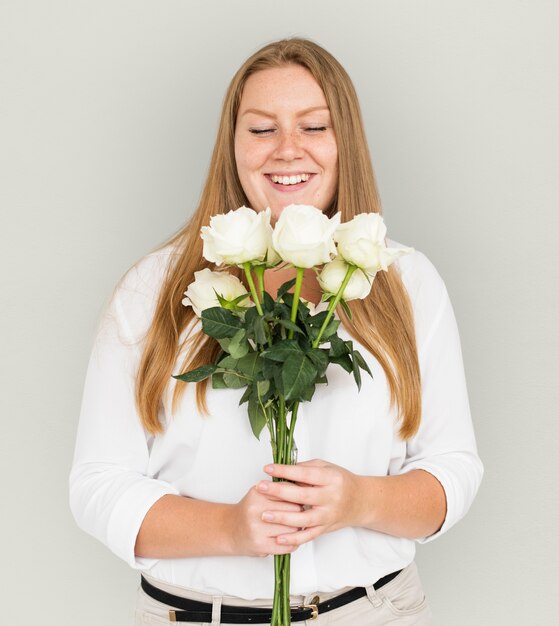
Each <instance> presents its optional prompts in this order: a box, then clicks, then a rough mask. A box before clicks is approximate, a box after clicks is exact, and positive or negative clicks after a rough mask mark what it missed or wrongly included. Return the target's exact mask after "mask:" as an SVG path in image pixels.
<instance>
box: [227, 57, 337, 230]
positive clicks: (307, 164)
mask: <svg viewBox="0 0 559 626" xmlns="http://www.w3.org/2000/svg"><path fill="white" fill-rule="evenodd" d="M235 158H236V161H237V172H238V174H239V179H240V181H241V185H242V186H243V190H244V192H245V194H246V196H247V198H248V201H249V203H250V205H251V207H252V208H253V209H254V210H255V211H261V210H263V209H265V208H266V207H270V208H271V210H272V221H275V220H277V218H278V217H279V215H280V213H281V211H282V209H283V208H284V207H286V206H288V205H290V204H311V205H314V206H316V207H317V208H319V209H321V210H323V211H324V210H325V209H327V208H328V207H329V206H330V204H331V202H332V200H333V198H334V195H335V193H336V189H337V186H338V148H337V145H336V137H335V135H334V131H333V129H332V122H331V120H330V111H329V110H328V107H327V105H326V99H325V98H324V93H323V92H322V89H321V88H320V87H319V85H318V83H317V82H316V81H315V80H314V78H313V77H312V75H311V74H310V72H309V71H308V70H306V69H305V68H303V67H301V66H299V65H287V66H285V67H281V68H274V69H269V70H262V71H260V72H256V74H253V75H252V76H250V77H249V78H248V80H247V81H246V84H245V87H244V90H243V95H242V97H241V102H240V106H239V113H238V116H237V124H236V127H235Z"/></svg>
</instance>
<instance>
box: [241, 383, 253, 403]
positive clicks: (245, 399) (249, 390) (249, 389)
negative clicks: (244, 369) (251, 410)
mask: <svg viewBox="0 0 559 626" xmlns="http://www.w3.org/2000/svg"><path fill="white" fill-rule="evenodd" d="M251 395H252V386H251V385H249V386H248V387H247V388H246V389H245V392H244V393H243V395H242V396H241V399H240V400H239V406H241V404H244V403H245V402H248V401H249V400H250V396H251Z"/></svg>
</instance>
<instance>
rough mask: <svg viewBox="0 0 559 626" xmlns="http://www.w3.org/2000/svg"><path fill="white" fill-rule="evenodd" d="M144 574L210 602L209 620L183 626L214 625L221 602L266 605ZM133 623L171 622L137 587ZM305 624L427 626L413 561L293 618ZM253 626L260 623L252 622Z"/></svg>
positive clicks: (296, 601)
mask: <svg viewBox="0 0 559 626" xmlns="http://www.w3.org/2000/svg"><path fill="white" fill-rule="evenodd" d="M145 578H146V579H147V580H148V581H149V582H150V583H152V584H153V585H155V586H156V587H159V588H160V589H163V590H164V591H168V592H169V593H172V594H175V595H177V596H186V597H188V598H191V599H192V600H199V601H201V602H210V603H212V604H213V615H214V618H213V620H212V621H211V622H204V623H201V622H197V623H194V622H184V623H185V625H186V626H188V624H190V625H191V626H218V625H219V624H221V622H220V621H219V610H220V607H221V604H228V605H233V606H253V607H269V606H270V601H269V600H253V601H248V600H241V599H240V598H231V597H228V596H223V597H221V596H210V595H206V594H203V593H198V592H195V591H188V592H186V593H185V591H186V590H185V589H184V588H182V587H176V586H174V585H168V584H165V583H161V582H160V581H158V580H155V579H153V578H150V577H149V576H145ZM343 591H346V589H340V590H339V591H336V592H332V593H317V594H314V593H313V594H309V595H308V596H292V597H291V603H292V605H295V606H300V605H302V604H308V603H309V602H310V600H311V598H313V597H314V596H315V595H318V596H319V598H320V600H319V601H320V602H323V601H325V600H328V599H329V598H331V597H333V596H336V595H338V594H340V593H342V592H343ZM135 624H136V626H156V625H161V624H171V622H170V621H169V607H168V606H167V605H165V604H161V603H160V602H157V601H156V600H153V599H152V598H150V597H149V596H148V595H146V594H145V593H144V592H143V590H142V589H141V588H140V589H139V590H138V601H137V604H136V622H135ZM294 624H301V625H303V624H304V625H305V626H383V625H384V624H397V625H398V626H431V624H432V621H431V611H430V609H429V606H428V604H427V601H426V600H425V595H424V594H423V589H422V588H421V581H420V580H419V576H418V574H417V568H416V566H415V563H412V564H411V565H409V566H408V567H406V568H405V569H404V570H402V572H401V573H400V574H398V576H396V578H394V580H392V581H390V582H389V583H388V584H387V585H384V586H383V587H381V588H380V589H379V590H378V591H375V590H374V589H373V587H368V588H367V596H365V597H363V598H360V599H359V600H356V601H355V602H351V603H350V604H346V605H345V606H343V607H340V608H339V609H335V610H333V611H329V612H328V613H323V614H322V615H319V616H318V618H316V619H312V620H306V621H305V622H294ZM253 626H264V625H263V624H253Z"/></svg>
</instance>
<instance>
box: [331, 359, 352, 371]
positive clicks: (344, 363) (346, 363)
mask: <svg viewBox="0 0 559 626" xmlns="http://www.w3.org/2000/svg"><path fill="white" fill-rule="evenodd" d="M330 363H336V365H340V366H341V367H343V368H344V370H345V371H346V372H348V373H350V374H351V373H352V372H353V363H352V362H351V359H350V357H349V355H348V354H344V355H342V356H333V357H330Z"/></svg>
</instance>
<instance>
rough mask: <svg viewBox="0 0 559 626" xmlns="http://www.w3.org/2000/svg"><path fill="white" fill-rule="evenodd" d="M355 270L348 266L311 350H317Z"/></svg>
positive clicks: (354, 267) (355, 267)
mask: <svg viewBox="0 0 559 626" xmlns="http://www.w3.org/2000/svg"><path fill="white" fill-rule="evenodd" d="M356 269H357V266H355V265H348V267H347V272H346V275H345V276H344V279H343V281H342V284H341V285H340V288H339V289H338V293H337V294H336V297H335V298H334V299H333V300H332V301H331V302H330V305H329V306H328V315H326V319H325V320H324V322H323V324H322V326H321V327H320V331H319V333H318V336H317V338H316V339H315V340H314V341H313V344H312V347H313V348H318V346H319V344H320V339H321V337H322V334H323V333H324V331H325V330H326V327H327V326H328V324H329V323H330V319H331V318H332V315H333V314H334V311H335V310H336V307H337V306H338V304H339V302H340V300H341V299H342V296H343V295H344V291H345V288H346V287H347V284H348V283H349V279H350V278H351V276H352V274H353V272H355V270H356Z"/></svg>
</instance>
